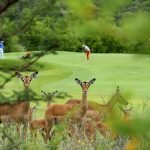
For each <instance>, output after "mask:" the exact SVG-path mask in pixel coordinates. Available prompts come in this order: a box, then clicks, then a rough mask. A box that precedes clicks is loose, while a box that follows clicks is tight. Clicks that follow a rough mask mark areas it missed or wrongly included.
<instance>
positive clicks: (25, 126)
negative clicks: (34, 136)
mask: <svg viewBox="0 0 150 150" xmlns="http://www.w3.org/2000/svg"><path fill="white" fill-rule="evenodd" d="M27 129H28V123H27V122H25V123H24V124H23V138H24V139H26V137H27Z"/></svg>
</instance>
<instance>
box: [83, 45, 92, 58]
mask: <svg viewBox="0 0 150 150" xmlns="http://www.w3.org/2000/svg"><path fill="white" fill-rule="evenodd" d="M82 48H84V50H85V53H86V58H87V60H89V58H90V51H91V50H90V48H89V47H88V46H87V45H82Z"/></svg>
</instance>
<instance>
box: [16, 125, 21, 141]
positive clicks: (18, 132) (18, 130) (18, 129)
mask: <svg viewBox="0 0 150 150" xmlns="http://www.w3.org/2000/svg"><path fill="white" fill-rule="evenodd" d="M16 128H17V134H18V138H19V139H20V124H19V123H17V125H16Z"/></svg>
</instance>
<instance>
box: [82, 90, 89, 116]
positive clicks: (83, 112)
mask: <svg viewBox="0 0 150 150" xmlns="http://www.w3.org/2000/svg"><path fill="white" fill-rule="evenodd" d="M87 109H88V104H87V92H86V93H85V92H83V93H82V101H81V116H82V117H84V115H85V114H86V111H87Z"/></svg>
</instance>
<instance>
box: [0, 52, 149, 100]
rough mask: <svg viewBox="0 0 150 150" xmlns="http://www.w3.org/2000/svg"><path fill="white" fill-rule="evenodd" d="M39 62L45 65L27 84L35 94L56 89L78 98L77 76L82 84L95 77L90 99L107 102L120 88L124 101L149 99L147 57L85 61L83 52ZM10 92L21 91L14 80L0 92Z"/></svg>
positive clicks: (114, 56) (10, 56)
mask: <svg viewBox="0 0 150 150" xmlns="http://www.w3.org/2000/svg"><path fill="white" fill-rule="evenodd" d="M21 55H22V53H8V54H5V56H6V59H19V57H20V56H21ZM0 61H1V60H0ZM39 62H41V63H43V64H44V65H46V66H45V67H43V68H41V69H40V70H38V71H39V75H38V76H37V78H36V79H34V80H33V81H32V83H31V85H30V87H31V88H32V89H33V90H34V91H36V92H37V93H38V94H39V95H40V91H41V90H45V91H48V92H51V91H55V90H58V91H60V92H67V93H68V94H70V95H72V96H73V97H74V98H80V97H81V88H80V87H79V85H77V84H76V83H75V81H74V79H75V78H76V77H77V78H79V79H81V80H85V81H88V80H90V79H91V78H96V82H95V83H94V84H93V85H92V86H91V87H90V88H89V99H90V100H94V101H101V102H102V100H103V98H104V99H105V100H107V99H108V97H110V96H111V95H112V94H113V93H114V92H115V89H116V87H117V86H120V90H121V92H122V94H123V95H124V96H125V97H126V98H127V99H128V100H129V99H137V100H143V99H146V98H148V97H150V69H149V68H150V57H149V56H142V57H140V56H135V55H131V54H91V58H90V60H89V61H87V60H86V58H85V56H84V54H83V53H74V52H58V55H53V54H49V55H46V56H44V57H42V58H41V59H40V61H39ZM0 63H1V62H0ZM11 73H13V72H12V71H11ZM23 74H26V73H23ZM27 74H30V73H28V72H27ZM0 81H1V82H2V80H0ZM14 89H16V90H20V89H23V85H22V83H21V81H20V80H19V79H17V78H13V80H12V81H11V82H10V83H8V84H7V85H6V86H5V88H4V89H3V90H1V91H5V93H6V94H7V93H9V92H10V91H12V90H14ZM58 102H61V100H60V101H59V100H58Z"/></svg>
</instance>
